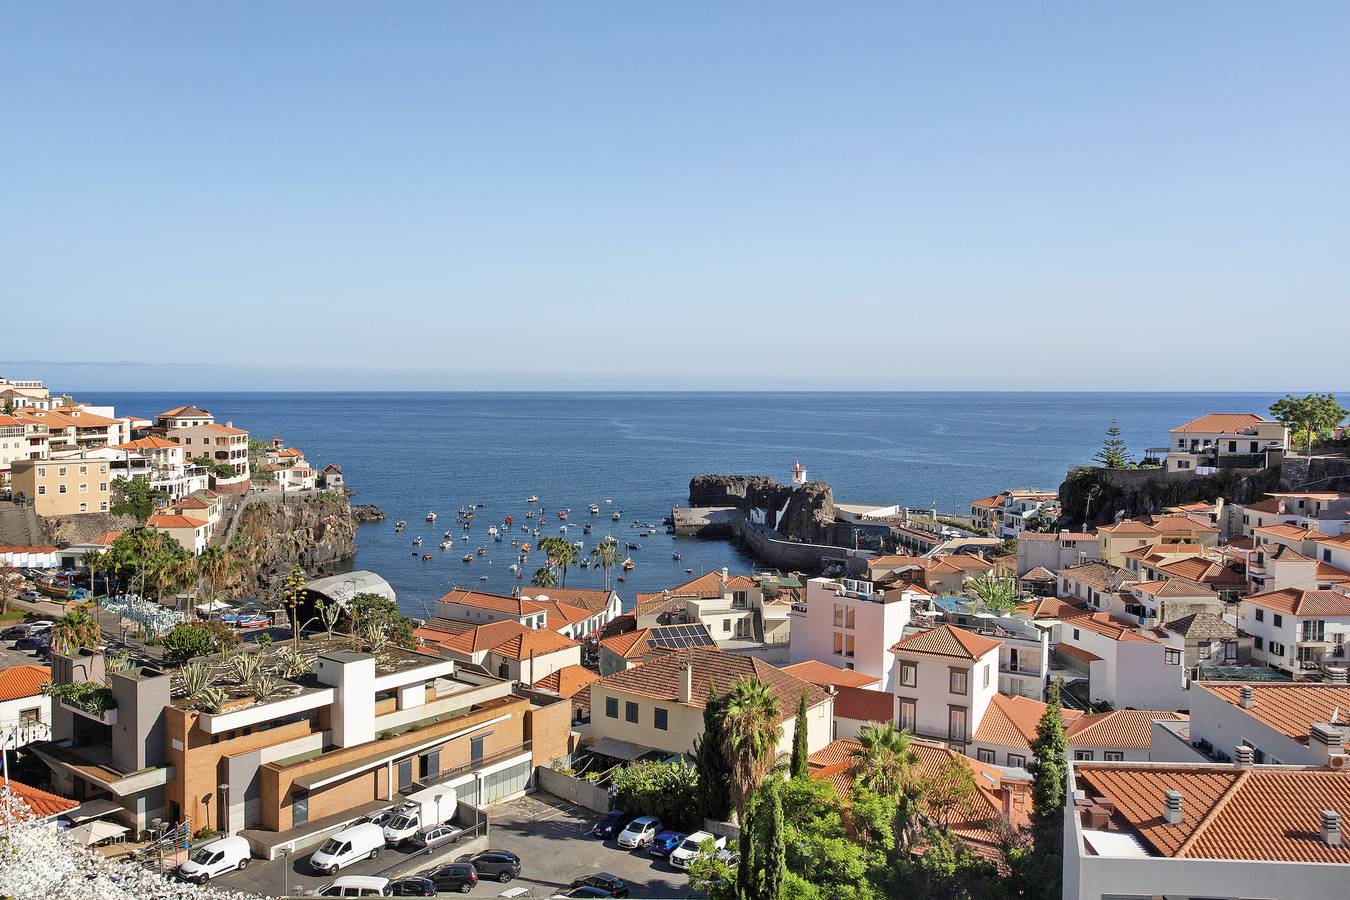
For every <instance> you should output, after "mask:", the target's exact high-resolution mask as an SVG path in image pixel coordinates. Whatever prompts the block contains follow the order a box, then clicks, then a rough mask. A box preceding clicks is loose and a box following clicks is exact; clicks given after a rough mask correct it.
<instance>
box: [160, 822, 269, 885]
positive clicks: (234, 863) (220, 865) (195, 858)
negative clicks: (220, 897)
mask: <svg viewBox="0 0 1350 900" xmlns="http://www.w3.org/2000/svg"><path fill="white" fill-rule="evenodd" d="M252 855H253V851H252V850H251V849H250V848H249V845H248V841H246V840H244V839H243V838H242V837H240V836H239V835H237V834H236V835H233V836H231V837H222V838H216V839H215V840H214V841H207V842H206V843H205V844H201V845H200V846H197V847H194V848H193V850H192V853H191V854H190V855H189V856H188V858H187V862H185V863H183V864H182V865H181V866H179V867H178V874H179V875H180V876H182V878H183V879H184V880H186V881H195V882H198V883H199V884H205V883H206V882H208V881H210V880H211V879H212V878H214V877H216V876H217V875H223V874H224V873H226V872H236V871H241V870H243V869H244V868H246V867H247V866H248V861H249V858H250V857H251V856H252Z"/></svg>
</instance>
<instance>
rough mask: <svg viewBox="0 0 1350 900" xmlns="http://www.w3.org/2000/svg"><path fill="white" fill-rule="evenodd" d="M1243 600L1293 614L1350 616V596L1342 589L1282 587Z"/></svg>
mask: <svg viewBox="0 0 1350 900" xmlns="http://www.w3.org/2000/svg"><path fill="white" fill-rule="evenodd" d="M1242 602H1243V603H1251V604H1253V605H1255V606H1261V607H1264V608H1266V609H1274V610H1278V611H1280V612H1284V613H1289V614H1290V615H1292V616H1350V597H1348V596H1346V595H1345V594H1342V593H1341V592H1340V591H1307V590H1304V589H1302V588H1281V589H1280V590H1277V591H1266V592H1264V593H1261V594H1252V595H1251V596H1250V597H1243V598H1242Z"/></svg>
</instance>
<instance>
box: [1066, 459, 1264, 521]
mask: <svg viewBox="0 0 1350 900" xmlns="http://www.w3.org/2000/svg"><path fill="white" fill-rule="evenodd" d="M1279 486H1280V470H1279V469H1278V468H1273V469H1265V470H1264V471H1261V472H1254V473H1247V474H1238V473H1235V472H1233V471H1231V470H1223V469H1221V470H1219V471H1218V472H1217V473H1215V474H1213V475H1198V476H1191V477H1187V478H1168V477H1167V476H1166V474H1165V473H1164V472H1163V471H1162V470H1161V469H1101V468H1097V467H1095V466H1084V467H1082V468H1079V469H1074V470H1073V471H1072V472H1070V473H1069V474H1068V476H1067V477H1066V478H1065V479H1064V483H1063V484H1061V485H1060V486H1059V502H1060V504H1061V506H1062V507H1063V512H1062V514H1061V515H1060V518H1059V527H1061V528H1081V527H1083V526H1084V525H1087V526H1088V527H1091V526H1093V525H1106V524H1109V523H1111V522H1114V521H1115V520H1116V519H1117V517H1118V516H1120V517H1123V518H1135V517H1137V516H1144V515H1149V514H1151V513H1157V512H1160V511H1162V509H1163V508H1164V507H1168V506H1180V505H1182V504H1184V503H1199V502H1210V501H1213V500H1215V499H1217V498H1219V497H1222V498H1224V500H1226V501H1227V502H1229V503H1250V502H1252V501H1254V500H1259V499H1260V498H1262V497H1264V496H1265V495H1266V494H1267V493H1268V492H1270V491H1274V490H1278V489H1279Z"/></svg>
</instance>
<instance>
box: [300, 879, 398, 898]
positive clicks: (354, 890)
mask: <svg viewBox="0 0 1350 900" xmlns="http://www.w3.org/2000/svg"><path fill="white" fill-rule="evenodd" d="M388 887H389V879H388V878H379V877H377V876H375V875H343V876H342V877H341V878H339V879H338V880H337V881H334V882H333V883H332V884H330V885H328V886H327V887H325V888H321V889H320V890H319V891H317V892H316V893H315V895H314V896H316V897H383V896H384V892H385V889H386V888H388Z"/></svg>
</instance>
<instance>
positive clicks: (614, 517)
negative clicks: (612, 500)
mask: <svg viewBox="0 0 1350 900" xmlns="http://www.w3.org/2000/svg"><path fill="white" fill-rule="evenodd" d="M610 518H611V519H613V520H614V521H615V522H617V521H619V519H621V518H623V517H622V515H620V514H619V513H614V514H613V515H611V516H610Z"/></svg>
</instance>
